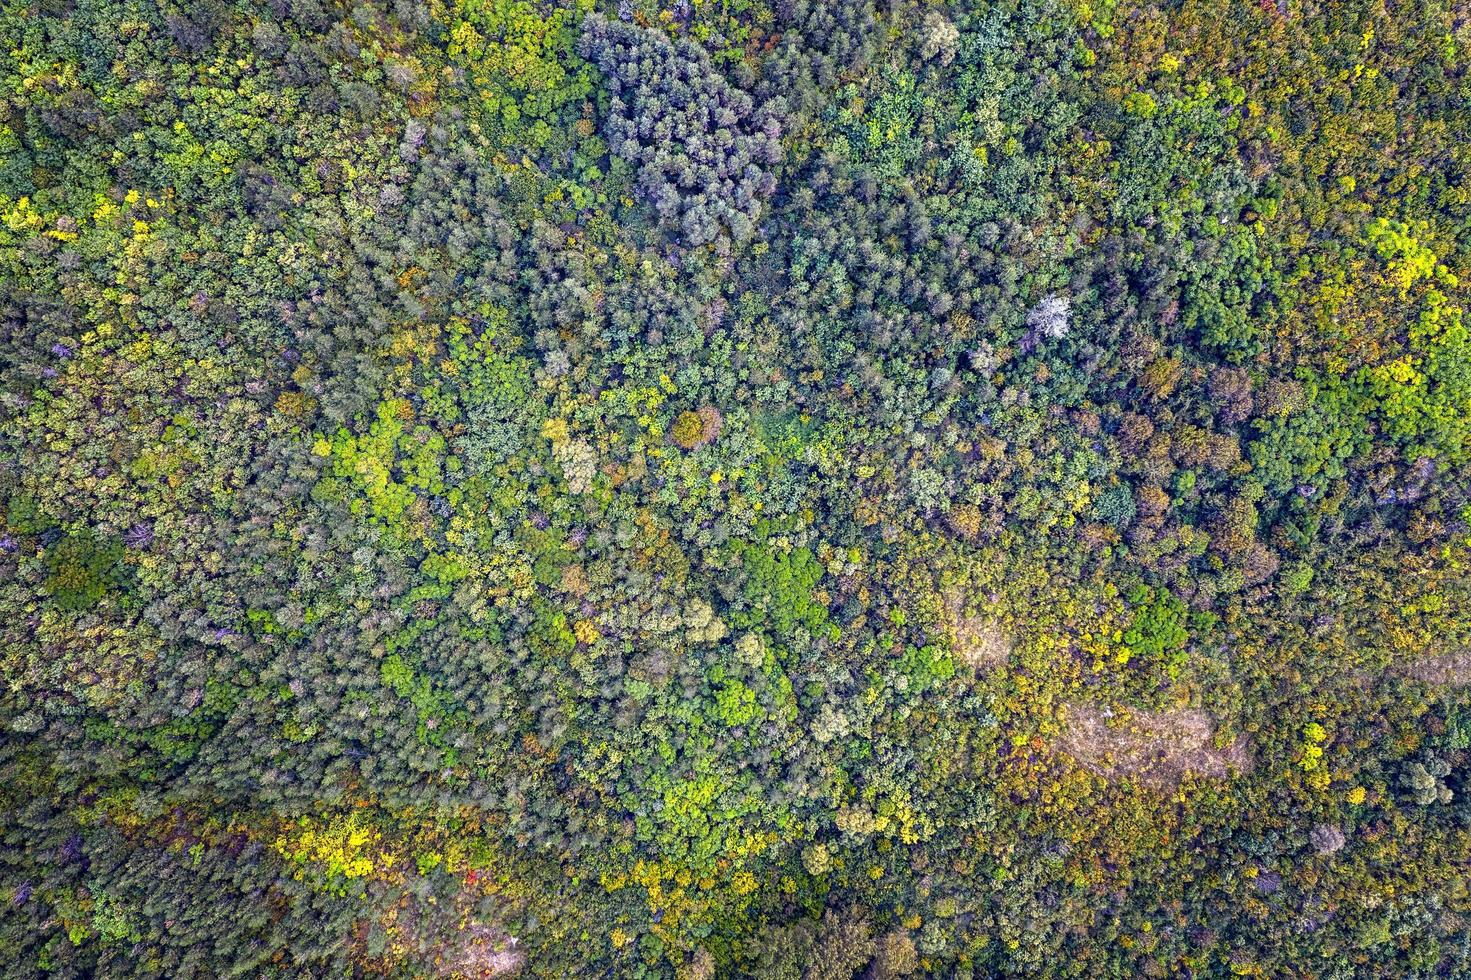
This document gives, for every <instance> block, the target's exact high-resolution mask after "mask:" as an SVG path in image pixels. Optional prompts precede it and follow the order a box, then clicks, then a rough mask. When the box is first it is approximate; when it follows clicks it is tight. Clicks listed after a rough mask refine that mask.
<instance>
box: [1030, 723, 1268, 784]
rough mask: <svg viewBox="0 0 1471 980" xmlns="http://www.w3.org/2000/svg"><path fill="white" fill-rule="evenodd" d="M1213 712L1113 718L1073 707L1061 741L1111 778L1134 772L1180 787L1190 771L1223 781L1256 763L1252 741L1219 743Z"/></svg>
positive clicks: (1153, 781) (1149, 780) (1151, 781)
mask: <svg viewBox="0 0 1471 980" xmlns="http://www.w3.org/2000/svg"><path fill="white" fill-rule="evenodd" d="M1215 734H1216V726H1215V722H1214V721H1212V719H1211V717H1210V715H1208V714H1206V713H1205V712H1203V711H1197V710H1194V709H1190V708H1177V709H1175V710H1172V711H1161V712H1149V711H1135V712H1132V713H1130V714H1129V715H1128V716H1127V717H1125V716H1124V715H1123V714H1122V713H1120V714H1119V715H1117V716H1113V717H1110V714H1109V712H1108V711H1107V710H1106V709H1104V708H1100V707H1098V706H1097V705H1092V704H1086V703H1080V704H1074V705H1071V706H1069V708H1068V714H1067V730H1066V731H1065V732H1064V733H1063V736H1062V738H1061V739H1060V740H1059V742H1058V745H1059V746H1060V747H1061V748H1062V750H1063V751H1064V752H1066V753H1067V754H1068V755H1070V756H1072V757H1073V758H1074V759H1076V760H1078V762H1080V763H1082V764H1083V766H1084V767H1085V768H1087V769H1089V770H1091V771H1093V772H1095V773H1097V774H1099V775H1100V776H1103V777H1105V778H1110V779H1113V778H1119V777H1123V776H1132V777H1133V778H1135V779H1138V780H1140V781H1141V782H1144V783H1148V784H1150V785H1153V786H1174V785H1177V784H1179V782H1180V781H1181V780H1183V779H1184V778H1185V776H1186V775H1188V774H1193V775H1197V776H1206V777H1210V778H1215V779H1220V778H1224V777H1226V776H1228V775H1230V774H1231V773H1232V772H1243V771H1245V770H1247V769H1248V768H1250V766H1251V754H1250V752H1249V751H1248V750H1247V745H1246V741H1245V740H1244V739H1241V738H1238V739H1236V741H1234V742H1232V743H1231V744H1230V745H1228V746H1226V747H1225V748H1220V747H1218V746H1217V745H1216V744H1215Z"/></svg>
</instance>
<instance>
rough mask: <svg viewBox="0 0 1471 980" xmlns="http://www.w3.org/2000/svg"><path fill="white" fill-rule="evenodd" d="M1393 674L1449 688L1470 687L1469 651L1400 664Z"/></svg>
mask: <svg viewBox="0 0 1471 980" xmlns="http://www.w3.org/2000/svg"><path fill="white" fill-rule="evenodd" d="M1394 672H1395V673H1396V674H1399V675H1400V676H1401V677H1409V678H1411V679H1413V680H1417V681H1424V682H1425V683H1426V684H1444V685H1447V686H1450V687H1467V686H1471V650H1460V651H1458V652H1456V653H1447V654H1443V655H1442V656H1439V657H1426V658H1424V659H1423V660H1416V661H1415V662H1414V663H1408V664H1400V665H1398V666H1396V667H1395V668H1394Z"/></svg>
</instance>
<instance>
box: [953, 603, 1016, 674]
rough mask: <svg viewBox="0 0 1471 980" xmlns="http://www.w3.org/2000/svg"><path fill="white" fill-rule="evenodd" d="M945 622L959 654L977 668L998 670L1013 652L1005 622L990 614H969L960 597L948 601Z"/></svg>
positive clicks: (954, 647)
mask: <svg viewBox="0 0 1471 980" xmlns="http://www.w3.org/2000/svg"><path fill="white" fill-rule="evenodd" d="M945 622H946V626H948V627H949V630H950V641H951V645H952V648H953V649H954V650H955V655H956V656H957V657H959V658H960V659H961V660H963V661H964V662H965V663H967V664H969V665H970V666H971V667H973V668H974V669H976V670H978V671H988V670H995V669H996V668H997V667H1000V666H1001V665H1003V664H1005V663H1006V659H1007V658H1008V657H1010V656H1011V650H1012V647H1013V645H1014V644H1013V643H1012V641H1011V637H1010V636H1008V635H1007V634H1006V632H1005V631H1004V630H1003V629H1002V628H1001V625H1000V624H999V623H997V622H996V621H995V620H993V619H990V618H989V617H986V616H967V615H966V614H965V603H964V601H963V600H962V599H960V598H959V597H954V598H952V599H951V600H950V601H949V602H947V603H946V604H945Z"/></svg>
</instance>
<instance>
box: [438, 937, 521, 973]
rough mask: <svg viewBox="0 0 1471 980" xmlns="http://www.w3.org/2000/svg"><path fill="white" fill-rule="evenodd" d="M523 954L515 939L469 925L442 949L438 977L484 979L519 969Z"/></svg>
mask: <svg viewBox="0 0 1471 980" xmlns="http://www.w3.org/2000/svg"><path fill="white" fill-rule="evenodd" d="M525 962H526V957H525V955H524V954H522V952H521V951H520V950H519V949H517V948H516V940H515V939H511V938H509V937H507V936H505V935H503V934H501V933H497V932H495V931H494V930H493V929H491V928H489V927H488V926H482V925H472V926H470V927H469V928H468V929H466V930H465V935H464V937H463V938H462V940H461V941H460V942H458V943H456V944H455V945H454V946H453V947H451V948H450V949H448V950H446V956H445V958H444V961H443V962H442V963H441V964H439V969H438V971H437V972H438V974H439V975H440V976H442V977H447V978H453V980H459V978H462V977H463V978H465V980H488V978H490V977H503V976H506V975H508V974H511V973H515V972H516V971H518V970H520V969H521V966H522V964H524V963H525Z"/></svg>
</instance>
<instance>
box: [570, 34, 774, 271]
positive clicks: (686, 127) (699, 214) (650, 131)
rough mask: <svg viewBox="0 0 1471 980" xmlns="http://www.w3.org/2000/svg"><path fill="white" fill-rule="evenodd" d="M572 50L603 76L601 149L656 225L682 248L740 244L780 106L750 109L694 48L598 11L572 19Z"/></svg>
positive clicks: (761, 188)
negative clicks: (575, 28)
mask: <svg viewBox="0 0 1471 980" xmlns="http://www.w3.org/2000/svg"><path fill="white" fill-rule="evenodd" d="M581 52H582V55H583V57H585V58H588V59H590V60H591V61H592V62H593V64H595V65H597V66H598V67H599V68H600V69H601V70H602V72H603V79H604V87H605V91H606V92H607V96H608V109H607V113H608V114H607V118H606V119H605V120H604V121H603V125H602V132H603V138H604V139H605V140H607V143H608V149H609V151H610V152H612V153H613V154H615V155H616V156H618V157H619V158H621V159H623V160H625V161H627V162H628V163H629V164H630V165H631V166H633V167H634V169H635V171H636V172H637V174H638V178H637V181H636V184H635V186H636V188H637V190H638V192H639V194H640V195H641V196H642V197H643V198H644V199H645V200H646V201H647V202H648V203H649V204H650V205H651V206H652V207H653V209H654V211H655V213H656V214H658V216H659V221H660V223H661V224H663V225H666V226H667V227H669V228H671V229H673V230H675V231H677V232H678V234H679V236H680V238H681V240H682V241H683V242H684V243H685V244H687V245H691V246H698V245H704V244H706V243H708V242H710V241H712V240H713V239H715V237H716V236H717V235H718V234H719V233H720V232H721V231H722V230H725V231H727V232H729V234H730V236H731V237H732V238H734V239H735V240H737V241H745V240H746V239H748V238H750V237H751V234H752V232H753V231H754V230H755V224H756V221H757V220H759V218H760V214H761V203H762V201H764V200H765V199H766V198H767V197H769V196H770V195H771V193H772V191H774V190H775V189H776V178H775V177H774V176H773V170H774V168H775V165H776V164H777V163H779V162H780V161H781V156H782V148H781V119H780V116H779V110H778V106H779V105H780V103H777V102H775V101H773V102H770V103H765V104H763V105H761V106H760V107H757V106H756V105H755V103H754V102H753V101H752V99H751V96H750V95H749V94H748V93H747V92H744V91H742V90H741V89H740V88H737V87H736V86H733V85H731V84H729V83H728V82H727V81H726V80H725V78H724V77H722V76H721V75H720V74H719V73H718V72H716V71H715V70H714V68H713V67H712V66H711V64H710V58H709V56H708V55H707V54H706V52H705V50H704V49H703V48H701V47H699V46H698V45H696V44H693V43H691V42H689V41H687V40H685V39H683V38H675V39H673V40H671V39H670V38H669V36H668V35H667V34H665V33H664V32H663V31H658V30H652V29H649V28H642V27H638V26H637V25H634V24H625V23H622V22H620V21H616V20H608V19H607V18H606V17H603V16H601V15H599V14H591V15H589V16H588V17H587V18H586V19H584V20H583V22H582V43H581Z"/></svg>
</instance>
